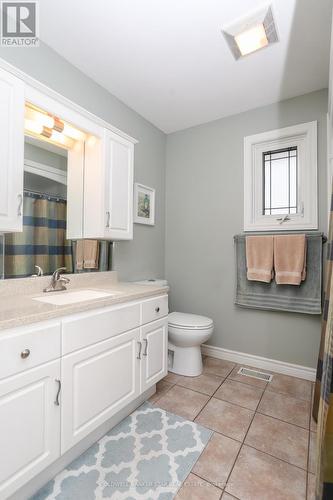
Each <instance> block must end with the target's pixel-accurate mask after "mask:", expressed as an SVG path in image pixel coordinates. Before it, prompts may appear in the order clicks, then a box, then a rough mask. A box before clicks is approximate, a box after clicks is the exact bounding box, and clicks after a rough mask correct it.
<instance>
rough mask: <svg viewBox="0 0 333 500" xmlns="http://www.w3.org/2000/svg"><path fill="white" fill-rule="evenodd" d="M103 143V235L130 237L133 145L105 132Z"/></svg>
mask: <svg viewBox="0 0 333 500" xmlns="http://www.w3.org/2000/svg"><path fill="white" fill-rule="evenodd" d="M105 146H106V148H105V177H106V179H105V180H106V193H105V214H104V217H105V225H104V227H105V237H106V238H107V239H110V240H131V239H132V238H133V160H134V145H133V143H131V142H129V141H127V140H126V139H123V138H122V137H120V136H118V135H116V134H114V133H112V132H110V131H106V143H105Z"/></svg>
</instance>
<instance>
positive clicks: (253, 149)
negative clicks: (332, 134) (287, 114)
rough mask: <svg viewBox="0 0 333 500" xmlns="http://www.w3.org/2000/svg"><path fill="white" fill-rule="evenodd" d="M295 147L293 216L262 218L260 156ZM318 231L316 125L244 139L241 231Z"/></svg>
mask: <svg viewBox="0 0 333 500" xmlns="http://www.w3.org/2000/svg"><path fill="white" fill-rule="evenodd" d="M293 146H297V158H298V159H297V165H298V185H297V189H298V193H297V195H298V203H297V205H298V206H297V213H296V214H288V217H287V218H284V216H283V215H282V216H280V215H264V214H263V196H264V189H263V180H264V179H263V153H264V152H266V151H274V150H278V149H284V148H289V147H293ZM302 229H306V230H310V229H318V182H317V121H313V122H308V123H301V124H299V125H293V126H291V127H285V128H280V129H277V130H270V131H269V132H263V133H261V134H255V135H250V136H247V137H245V138H244V231H290V230H302Z"/></svg>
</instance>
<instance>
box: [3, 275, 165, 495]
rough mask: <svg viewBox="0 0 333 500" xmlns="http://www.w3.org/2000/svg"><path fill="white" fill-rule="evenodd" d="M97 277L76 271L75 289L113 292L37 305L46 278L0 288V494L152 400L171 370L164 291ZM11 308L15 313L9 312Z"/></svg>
mask: <svg viewBox="0 0 333 500" xmlns="http://www.w3.org/2000/svg"><path fill="white" fill-rule="evenodd" d="M97 274H100V275H101V276H100V277H98V278H93V277H92V276H89V275H85V276H78V275H75V276H74V275H73V284H72V287H73V289H74V290H86V289H91V290H94V291H99V292H103V291H104V292H105V293H107V292H109V294H110V295H109V296H104V297H102V298H100V299H94V300H85V301H83V302H75V303H71V300H69V303H68V304H62V305H55V304H48V303H45V302H41V301H39V300H38V297H40V296H41V293H40V289H38V293H37V288H36V286H37V285H36V283H37V282H40V283H41V282H43V281H44V282H45V280H47V279H49V278H46V277H45V278H41V279H35V280H33V279H31V280H30V287H32V288H31V289H30V290H29V291H28V293H22V291H17V292H16V293H15V286H16V287H17V286H18V285H17V284H15V282H16V283H17V280H15V282H14V281H11V283H6V285H7V287H8V286H9V288H8V292H7V296H6V297H4V296H3V295H2V308H1V316H0V328H1V330H0V449H1V467H0V498H8V497H10V496H11V495H12V494H14V493H15V491H16V490H18V489H19V488H21V487H22V486H24V485H25V484H26V483H27V482H29V481H31V480H32V479H33V478H35V477H36V476H37V475H39V482H37V483H36V489H37V488H38V487H40V486H41V485H42V484H43V483H44V482H46V481H47V480H48V479H49V478H50V477H52V475H54V473H55V472H57V471H58V470H60V469H61V468H63V467H64V466H65V465H67V464H68V463H69V462H70V461H72V460H73V459H74V458H75V457H76V456H78V455H79V454H80V453H82V451H83V450H84V449H86V448H87V447H88V446H90V445H91V444H92V443H93V442H94V441H96V439H98V438H99V437H100V436H101V435H103V434H105V433H106V432H107V431H108V430H109V429H110V428H112V426H114V425H115V424H116V423H118V422H119V421H120V420H121V419H122V418H124V417H125V416H126V415H127V414H129V413H130V412H131V411H132V410H133V409H134V408H135V407H136V406H138V405H139V404H141V402H143V401H144V400H146V399H147V398H148V397H149V396H150V395H151V394H153V393H154V392H155V384H156V382H158V381H159V380H160V379H162V378H163V377H164V376H165V375H166V373H167V314H168V296H167V289H166V288H159V287H156V286H140V285H135V284H130V283H129V284H122V283H117V281H116V280H115V273H94V275H97ZM108 275H110V276H111V277H112V276H113V279H111V280H110V279H109V278H108ZM19 281H21V280H19ZM38 286H40V285H38ZM71 293H72V290H69V291H68V292H67V291H65V292H57V293H56V294H54V295H53V294H52V295H53V296H58V295H60V294H64V295H63V296H65V295H66V294H68V296H70V294H71ZM0 295H1V290H0ZM45 295H48V294H45ZM49 295H51V294H49ZM14 303H15V304H16V311H20V309H21V314H20V313H19V314H17V313H16V315H15V314H14V313H13V311H14ZM39 319H40V320H39ZM9 325H12V326H11V327H8V326H9ZM45 470H47V471H48V472H46V473H44V475H40V473H41V472H42V471H45ZM19 498H23V497H19Z"/></svg>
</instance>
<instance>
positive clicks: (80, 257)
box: [76, 240, 99, 271]
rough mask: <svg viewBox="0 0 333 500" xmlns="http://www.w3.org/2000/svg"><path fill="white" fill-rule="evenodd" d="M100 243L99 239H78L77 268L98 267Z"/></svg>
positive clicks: (79, 269)
mask: <svg viewBox="0 0 333 500" xmlns="http://www.w3.org/2000/svg"><path fill="white" fill-rule="evenodd" d="M98 253H99V243H98V241H97V240H77V242H76V269H77V270H78V271H81V270H82V269H97V268H98Z"/></svg>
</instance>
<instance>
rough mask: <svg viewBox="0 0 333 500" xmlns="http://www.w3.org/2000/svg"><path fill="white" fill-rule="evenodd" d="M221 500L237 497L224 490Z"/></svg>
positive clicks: (234, 499)
mask: <svg viewBox="0 0 333 500" xmlns="http://www.w3.org/2000/svg"><path fill="white" fill-rule="evenodd" d="M221 500H237V498H236V497H233V496H232V495H229V493H227V492H225V493H223V495H222V498H221Z"/></svg>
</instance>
